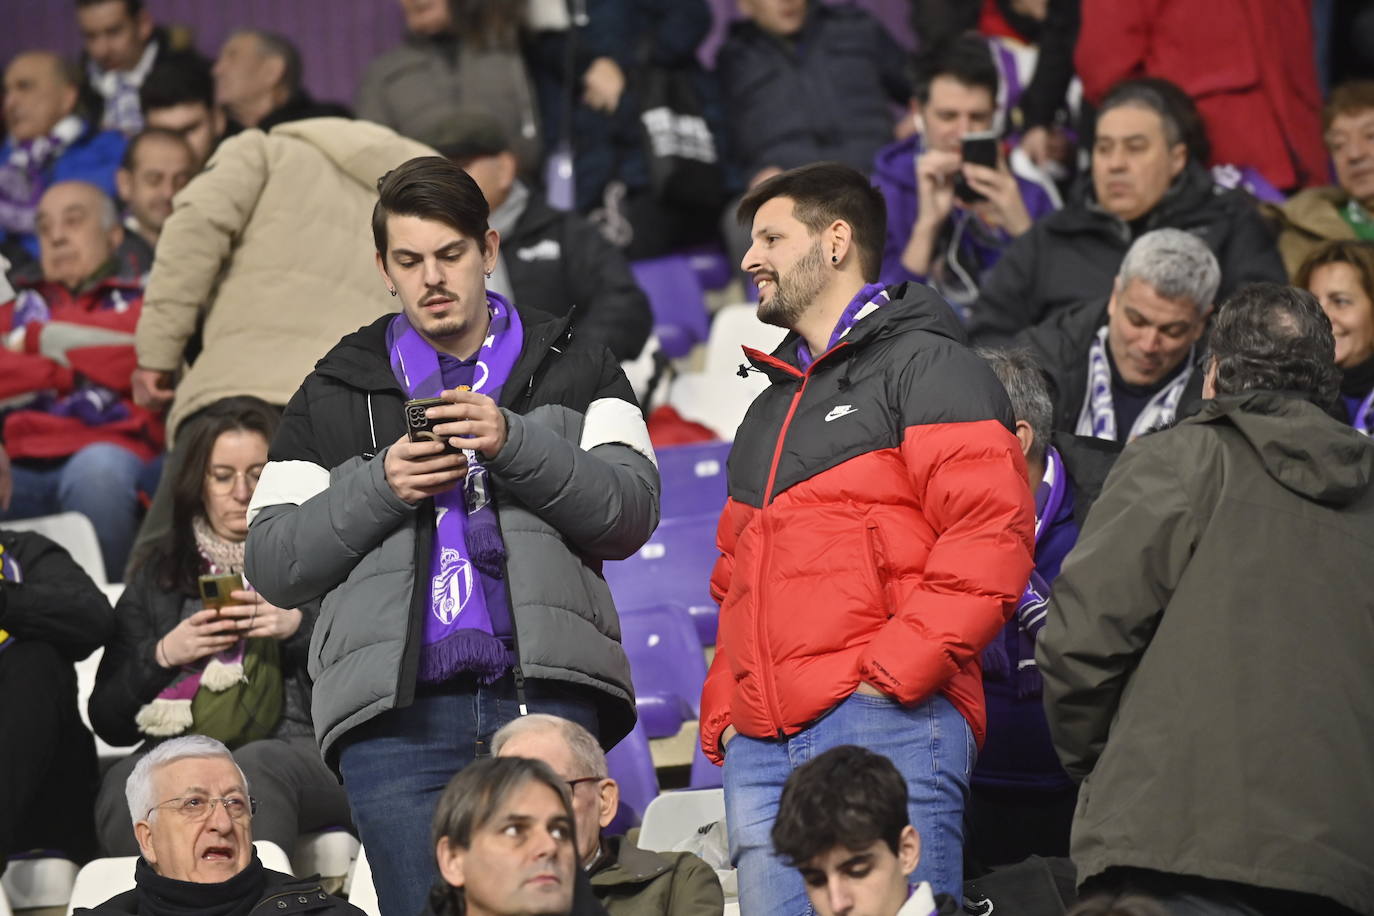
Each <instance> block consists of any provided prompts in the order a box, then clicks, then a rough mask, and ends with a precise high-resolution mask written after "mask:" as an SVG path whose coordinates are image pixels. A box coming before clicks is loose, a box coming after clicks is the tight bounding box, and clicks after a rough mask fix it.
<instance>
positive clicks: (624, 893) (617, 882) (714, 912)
mask: <svg viewBox="0 0 1374 916" xmlns="http://www.w3.org/2000/svg"><path fill="white" fill-rule="evenodd" d="M491 750H492V753H493V754H495V755H496V756H498V757H529V758H532V759H535V760H542V761H543V762H544V763H547V764H548V765H549V766H550V767H552V768H553V770H554V772H555V773H557V774H558V776H559V778H561V779H563V780H566V781H567V783H568V788H569V789H570V790H571V791H572V801H573V813H574V814H575V820H576V830H577V856H578V861H579V862H580V863H581V865H582V868H583V869H584V870H585V871H586V872H587V874H588V875H589V876H590V877H591V891H592V893H593V894H594V895H595V896H596V898H597V900H599V901H600V903H601V905H602V906H603V907H605V908H606V912H607V913H609V914H610V916H655V914H663V916H720V914H721V913H722V912H723V910H724V906H725V898H724V896H723V893H722V891H721V887H720V881H719V880H718V879H717V878H716V875H715V872H713V871H712V870H711V867H710V866H709V865H707V864H706V863H705V862H703V861H702V860H701V859H699V858H698V857H697V856H695V855H693V854H692V853H690V852H650V851H649V850H646V849H640V848H639V847H637V846H635V845H634V843H632V842H630V840H629V839H628V838H627V837H623V836H609V837H608V836H602V835H601V831H602V830H603V829H604V828H606V827H607V826H609V825H610V823H611V821H612V820H614V819H615V815H616V811H617V810H618V809H619V807H620V788H619V786H617V785H616V781H615V780H614V779H612V778H611V777H610V775H609V772H608V770H607V767H606V755H605V753H604V752H602V750H601V745H600V744H599V743H598V742H597V740H596V737H595V736H593V735H592V733H591V732H589V731H587V730H586V729H585V728H583V727H582V726H581V725H578V724H577V723H576V722H572V721H570V720H568V719H562V718H559V717H558V716H550V715H545V714H541V713H533V714H531V715H527V716H521V717H520V718H518V719H513V720H511V721H510V722H508V723H506V724H505V725H504V726H502V728H501V729H500V730H499V731H498V732H497V733H496V734H495V735H494V736H493V737H492V741H491ZM578 891H579V893H583V892H585V889H584V888H583V886H582V883H581V882H579V887H578ZM575 904H576V901H575ZM573 911H574V912H580V910H579V908H578V907H577V906H576V905H574V907H573Z"/></svg>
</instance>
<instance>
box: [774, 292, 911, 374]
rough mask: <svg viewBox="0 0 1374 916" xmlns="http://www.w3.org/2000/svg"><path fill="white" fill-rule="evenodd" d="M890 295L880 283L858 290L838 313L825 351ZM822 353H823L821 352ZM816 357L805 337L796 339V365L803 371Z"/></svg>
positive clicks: (888, 298) (888, 300)
mask: <svg viewBox="0 0 1374 916" xmlns="http://www.w3.org/2000/svg"><path fill="white" fill-rule="evenodd" d="M891 300H892V297H891V296H889V295H888V294H887V290H886V289H884V288H883V285H882V284H881V283H870V284H868V285H867V286H865V287H864V288H863V289H861V290H859V292H858V295H856V296H855V297H854V298H853V299H852V300H850V302H849V304H848V305H846V306H845V307H844V311H843V312H841V313H840V320H839V321H836V322H835V330H834V331H832V332H831V333H830V342H829V343H828V344H826V345H825V352H826V353H829V352H830V351H831V350H832V349H834V347H835V345H836V344H837V343H839V342H840V341H841V340H843V339H844V336H845V335H846V334H848V333H849V332H850V330H851V329H852V328H853V327H854V325H856V324H858V323H859V322H860V321H862V320H863V319H864V318H867V317H868V316H869V315H871V314H873V313H874V312H876V311H877V310H878V309H880V308H882V307H883V306H884V305H887V304H888V302H890V301H891ZM822 355H823V354H822ZM815 359H816V357H814V356H812V355H811V348H810V347H808V346H807V345H806V339H805V338H802V339H801V340H798V341H797V365H798V366H800V367H801V370H802V371H803V372H805V371H806V370H807V369H810V368H811V363H813V362H814V361H815Z"/></svg>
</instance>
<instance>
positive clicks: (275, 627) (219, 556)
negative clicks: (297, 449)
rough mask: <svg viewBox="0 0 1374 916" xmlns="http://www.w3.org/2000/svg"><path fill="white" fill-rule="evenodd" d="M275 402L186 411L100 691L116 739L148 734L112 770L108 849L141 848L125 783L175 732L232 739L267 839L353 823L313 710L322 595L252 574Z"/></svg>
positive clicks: (119, 611)
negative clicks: (165, 492) (274, 585)
mask: <svg viewBox="0 0 1374 916" xmlns="http://www.w3.org/2000/svg"><path fill="white" fill-rule="evenodd" d="M277 423H278V412H277V410H276V408H274V407H272V406H270V405H269V404H267V403H266V402H265V401H261V400H259V399H257V398H252V397H234V398H226V399H224V400H222V401H218V402H216V403H215V404H212V405H211V406H210V407H208V408H206V410H205V412H204V413H203V414H202V415H200V416H198V417H196V418H195V419H194V420H193V421H191V422H190V423H188V424H187V428H186V432H185V440H184V445H183V446H182V447H183V448H185V449H186V451H185V456H186V460H185V461H184V462H180V463H179V464H178V465H177V467H176V469H175V471H174V474H173V478H172V480H170V481H169V483H170V484H171V486H172V492H173V494H174V496H175V499H174V502H173V513H172V521H173V523H172V527H171V529H170V530H169V532H168V533H167V535H165V536H164V537H162V538H161V539H160V540H159V541H158V542H157V543H156V544H155V545H154V549H153V550H151V551H149V552H148V554H147V555H146V559H144V560H143V561H142V562H141V563H139V564H138V565H136V566H135V568H134V571H133V573H132V575H131V577H130V579H129V583H128V586H127V587H126V588H125V590H124V593H123V594H122V595H121V596H120V599H119V603H118V605H117V606H116V609H115V632H114V636H113V638H112V639H111V640H110V641H109V643H108V645H107V646H106V648H105V654H104V656H102V657H101V660H100V668H99V670H98V671H97V673H96V681H95V689H94V691H93V692H92V694H91V700H90V705H89V712H90V716H91V725H92V727H93V728H94V729H95V732H96V734H97V735H99V736H100V737H101V738H102V739H104V740H105V741H106V742H107V743H109V744H112V745H116V746H120V745H129V744H136V743H138V742H142V745H141V746H140V747H139V749H138V750H137V751H136V752H135V753H133V754H132V755H130V756H129V757H127V758H125V759H124V760H121V761H120V762H119V763H116V764H115V765H114V766H113V767H112V768H111V769H110V770H109V772H107V773H106V774H105V777H104V780H103V781H102V784H101V788H100V793H99V795H98V797H97V800H96V829H97V833H98V836H99V839H100V842H101V845H102V847H103V848H104V851H105V853H106V854H107V855H136V854H137V853H138V844H137V842H136V840H135V836H134V831H133V825H132V822H131V821H130V813H129V808H128V805H127V804H126V799H125V797H124V786H125V782H126V781H127V779H128V777H129V774H130V773H131V772H132V771H133V769H134V767H135V765H137V763H138V761H139V760H141V759H142V758H143V757H144V756H145V755H146V753H147V752H148V751H150V750H151V749H152V748H154V747H155V746H157V745H158V744H160V743H162V742H163V741H165V740H167V739H169V738H172V737H175V736H179V735H204V736H208V737H211V738H215V739H217V740H219V741H221V742H223V743H224V744H225V745H227V746H228V747H229V748H230V749H231V750H232V751H233V754H234V759H235V760H236V761H237V762H238V765H239V766H240V767H242V769H243V771H244V772H245V773H246V774H248V778H249V780H250V781H251V782H252V784H253V788H254V792H255V793H256V794H257V796H258V797H259V800H260V801H261V802H262V805H261V810H260V811H259V813H258V815H257V816H256V817H255V818H254V821H253V831H254V834H255V835H256V837H257V838H258V839H260V840H270V841H272V842H274V843H276V844H277V845H278V846H281V847H282V849H284V850H286V851H287V852H288V853H290V852H291V850H292V849H294V848H295V845H296V838H297V836H298V835H299V834H301V833H306V832H310V831H313V830H319V829H322V828H324V827H334V826H341V827H342V826H348V825H349V824H350V823H351V818H350V817H349V812H348V801H347V799H346V797H345V796H344V792H343V789H342V788H340V786H339V784H338V780H336V779H335V778H334V776H333V774H332V773H330V772H329V770H328V769H326V768H325V766H324V763H323V761H321V760H320V755H319V751H318V750H317V749H316V747H315V740H314V730H313V728H312V726H311V722H310V678H309V675H308V674H307V673H306V649H307V648H308V647H309V645H310V637H311V633H312V632H313V630H314V624H315V618H316V616H317V614H318V607H316V606H314V605H311V604H306V603H302V606H300V607H292V608H287V607H277V606H276V605H274V604H272V603H270V602H269V601H266V600H264V599H263V597H262V596H261V595H260V594H258V593H257V592H256V591H254V590H253V589H252V588H251V587H249V585H248V584H246V583H244V581H243V575H242V573H243V550H244V541H245V538H246V537H247V535H248V518H247V514H248V501H249V499H251V498H252V495H253V491H254V489H255V488H256V487H257V484H258V478H259V476H260V475H261V473H262V469H263V466H264V465H265V464H266V463H267V443H268V441H269V440H270V439H271V437H272V434H273V432H274V431H275V430H276V428H277Z"/></svg>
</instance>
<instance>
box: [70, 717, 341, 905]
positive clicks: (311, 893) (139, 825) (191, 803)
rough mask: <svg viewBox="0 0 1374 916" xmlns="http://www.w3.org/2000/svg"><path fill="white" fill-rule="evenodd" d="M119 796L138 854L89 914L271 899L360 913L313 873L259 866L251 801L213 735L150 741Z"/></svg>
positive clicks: (240, 776)
mask: <svg viewBox="0 0 1374 916" xmlns="http://www.w3.org/2000/svg"><path fill="white" fill-rule="evenodd" d="M125 795H126V796H127V797H128V800H129V814H130V815H131V816H132V818H133V821H134V835H135V836H136V837H137V838H138V848H139V851H140V852H141V853H142V855H141V856H140V858H139V860H138V863H137V864H136V865H135V866H134V881H135V887H134V889H133V890H131V891H127V892H126V893H123V894H120V895H118V896H116V897H113V898H111V899H109V900H107V901H105V902H104V903H102V904H101V905H100V906H98V907H93V908H92V909H91V910H89V911H88V912H90V913H93V914H116V913H129V914H135V913H137V914H140V916H175V914H184V913H188V912H203V913H224V914H228V913H246V912H248V911H249V910H252V909H255V908H256V907H257V906H260V905H262V903H263V902H265V901H267V900H268V898H273V899H274V900H275V901H277V902H275V903H273V904H272V911H273V912H274V913H338V914H350V916H351V914H359V913H361V912H362V911H361V910H359V909H358V908H357V907H354V906H352V905H350V904H348V903H345V902H344V901H343V900H340V899H338V898H337V897H333V896H330V895H329V894H326V893H325V892H324V890H323V889H322V888H321V887H320V884H319V881H318V879H317V878H309V879H304V880H298V879H296V878H293V877H291V876H290V875H284V874H281V873H280V872H275V871H272V870H270V869H267V868H264V867H263V864H262V861H261V860H260V859H259V858H258V856H257V853H256V852H255V851H254V849H253V812H254V811H255V810H256V809H257V801H256V800H255V799H254V798H253V797H252V796H251V795H249V794H248V780H247V779H245V778H244V775H243V771H242V770H240V769H239V767H238V764H236V763H235V762H234V758H233V756H232V755H231V754H230V753H229V749H228V748H227V747H225V746H224V745H223V744H221V743H220V742H218V741H216V740H215V739H213V738H207V737H205V736H204V735H189V736H187V737H184V738H173V739H172V740H170V741H166V742H164V743H162V744H160V745H158V746H157V747H156V748H154V749H153V750H152V752H150V753H149V754H148V755H147V756H146V757H144V758H143V759H142V760H140V761H139V763H138V765H137V766H136V767H134V771H133V772H132V773H130V774H129V781H128V784H127V785H126V788H125ZM282 904H285V905H284V906H283V905H282Z"/></svg>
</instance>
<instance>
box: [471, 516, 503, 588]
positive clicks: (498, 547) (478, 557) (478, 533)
mask: <svg viewBox="0 0 1374 916" xmlns="http://www.w3.org/2000/svg"><path fill="white" fill-rule="evenodd" d="M466 533H467V537H465V538H464V539H463V540H464V543H465V546H466V547H467V549H468V555H469V556H470V557H472V565H473V566H476V567H477V571H478V572H480V573H481V574H482V575H484V576H486V577H488V578H491V579H504V578H505V576H506V545H505V543H504V542H502V540H501V532H500V530H499V529H498V528H497V527H496V523H495V521H494V520H492V519H490V518H482V517H480V516H479V515H476V514H474V515H470V516H468V525H467V532H466Z"/></svg>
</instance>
